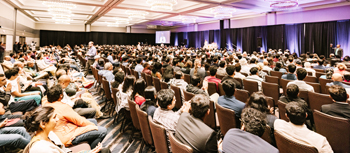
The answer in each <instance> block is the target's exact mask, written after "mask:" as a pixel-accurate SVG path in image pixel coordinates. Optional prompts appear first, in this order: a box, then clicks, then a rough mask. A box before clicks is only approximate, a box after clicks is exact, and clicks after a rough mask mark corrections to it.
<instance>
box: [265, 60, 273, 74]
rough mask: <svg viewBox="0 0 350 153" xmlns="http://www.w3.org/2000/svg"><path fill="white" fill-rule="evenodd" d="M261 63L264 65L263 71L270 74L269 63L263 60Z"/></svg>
mask: <svg viewBox="0 0 350 153" xmlns="http://www.w3.org/2000/svg"><path fill="white" fill-rule="evenodd" d="M263 63H264V67H263V70H266V71H269V72H270V71H271V70H272V68H271V67H270V66H269V62H268V61H267V60H266V59H265V60H264V62H263Z"/></svg>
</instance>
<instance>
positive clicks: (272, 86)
mask: <svg viewBox="0 0 350 153" xmlns="http://www.w3.org/2000/svg"><path fill="white" fill-rule="evenodd" d="M261 86H262V90H263V93H264V95H265V96H268V97H271V98H273V101H274V102H273V103H274V105H270V106H271V107H274V106H276V105H277V101H278V99H279V97H280V88H279V87H278V84H276V83H268V82H262V84H261Z"/></svg>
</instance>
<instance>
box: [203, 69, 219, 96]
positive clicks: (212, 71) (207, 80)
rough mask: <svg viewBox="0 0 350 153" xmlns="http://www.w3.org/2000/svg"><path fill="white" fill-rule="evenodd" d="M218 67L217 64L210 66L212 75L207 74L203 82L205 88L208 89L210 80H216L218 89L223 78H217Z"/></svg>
mask: <svg viewBox="0 0 350 153" xmlns="http://www.w3.org/2000/svg"><path fill="white" fill-rule="evenodd" d="M217 69H218V68H217V67H216V66H210V68H209V72H210V76H207V77H205V78H204V82H203V88H204V89H208V82H214V83H215V84H216V91H218V89H219V85H218V84H219V83H221V80H220V79H218V78H216V72H217Z"/></svg>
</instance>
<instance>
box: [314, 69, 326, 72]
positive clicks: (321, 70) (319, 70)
mask: <svg viewBox="0 0 350 153" xmlns="http://www.w3.org/2000/svg"><path fill="white" fill-rule="evenodd" d="M314 70H315V71H316V72H320V73H324V70H323V69H314Z"/></svg>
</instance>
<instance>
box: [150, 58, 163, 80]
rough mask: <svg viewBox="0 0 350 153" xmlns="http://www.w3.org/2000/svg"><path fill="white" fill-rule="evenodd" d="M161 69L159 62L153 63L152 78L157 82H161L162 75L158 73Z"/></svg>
mask: <svg viewBox="0 0 350 153" xmlns="http://www.w3.org/2000/svg"><path fill="white" fill-rule="evenodd" d="M161 69H162V64H160V63H159V62H155V63H154V64H153V69H152V76H153V77H156V78H158V79H159V80H162V74H161V73H160V71H161Z"/></svg>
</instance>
